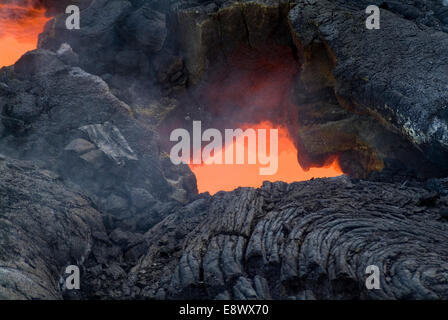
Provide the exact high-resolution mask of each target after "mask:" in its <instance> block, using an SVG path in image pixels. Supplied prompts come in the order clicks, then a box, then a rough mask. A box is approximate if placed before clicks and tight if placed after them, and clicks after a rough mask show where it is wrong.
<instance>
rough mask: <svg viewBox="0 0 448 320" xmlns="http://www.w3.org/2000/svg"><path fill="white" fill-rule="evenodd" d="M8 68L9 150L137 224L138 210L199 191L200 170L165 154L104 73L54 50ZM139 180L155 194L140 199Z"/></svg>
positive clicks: (4, 117)
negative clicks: (167, 159) (65, 58)
mask: <svg viewBox="0 0 448 320" xmlns="http://www.w3.org/2000/svg"><path fill="white" fill-rule="evenodd" d="M0 74H1V76H0V77H1V78H2V84H3V86H4V90H3V91H2V92H0V97H1V100H0V119H1V122H2V125H3V128H4V129H3V132H2V138H1V139H0V146H1V150H2V152H3V153H5V154H7V155H8V156H11V157H14V158H18V159H30V160H31V159H32V160H35V161H36V160H39V161H40V165H41V166H42V167H43V168H46V169H49V170H52V171H57V172H58V173H59V174H60V175H61V177H63V178H64V179H66V180H67V181H68V182H71V183H74V186H77V188H79V190H80V191H81V190H82V192H85V193H86V194H88V195H89V196H90V197H91V198H92V199H93V201H94V202H95V203H96V205H97V206H98V207H99V208H101V209H102V210H103V211H105V212H108V211H109V212H110V213H111V214H113V217H114V219H117V223H123V224H125V225H127V224H128V223H130V222H129V221H133V222H132V223H131V226H128V227H131V228H134V229H135V228H136V226H135V217H136V216H141V217H143V216H146V215H148V214H150V212H151V210H152V206H153V205H155V204H157V201H163V202H169V201H174V202H185V201H188V199H189V197H190V196H191V195H192V194H194V192H195V188H196V187H195V180H194V179H191V178H190V177H191V176H192V173H191V172H189V171H186V168H185V167H174V166H173V165H171V164H170V165H167V164H166V163H165V162H164V160H163V159H164V157H165V156H164V155H163V154H161V152H160V149H159V145H158V135H157V133H156V132H155V131H154V130H153V128H151V126H149V125H148V124H146V123H144V122H140V121H139V120H138V119H136V118H135V115H134V114H133V112H132V110H131V108H130V107H129V106H128V105H127V104H126V103H124V102H123V101H121V100H119V99H118V98H117V97H116V96H115V95H114V94H113V93H112V92H111V91H110V89H109V87H108V85H107V84H106V83H105V82H104V81H103V80H102V79H101V78H100V77H98V76H94V75H92V74H89V73H87V72H85V71H84V70H82V69H81V68H79V67H76V66H71V65H67V64H66V63H65V62H64V61H63V60H61V59H60V56H59V54H58V53H54V52H52V51H47V50H35V51H32V52H29V53H27V54H25V55H24V56H23V57H22V58H21V59H20V60H19V61H18V62H17V63H16V64H15V65H14V66H13V67H10V68H4V69H2V71H1V72H0ZM136 188H137V189H141V190H143V191H142V192H140V194H146V195H147V197H148V201H139V203H138V204H137V205H135V203H134V202H135V201H133V200H132V199H133V198H135V195H134V194H135V191H134V190H135V189H136ZM142 203H144V204H147V206H143V205H142ZM126 221H128V222H126ZM132 225H134V226H132Z"/></svg>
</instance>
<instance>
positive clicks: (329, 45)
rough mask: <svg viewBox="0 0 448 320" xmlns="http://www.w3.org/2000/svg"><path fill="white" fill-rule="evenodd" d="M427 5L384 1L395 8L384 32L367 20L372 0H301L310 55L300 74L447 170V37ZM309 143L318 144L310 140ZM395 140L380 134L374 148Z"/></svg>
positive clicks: (302, 35) (301, 28) (387, 14)
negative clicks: (404, 140) (409, 143)
mask: <svg viewBox="0 0 448 320" xmlns="http://www.w3.org/2000/svg"><path fill="white" fill-rule="evenodd" d="M410 2H412V1H410ZM426 3H427V5H425V6H423V5H421V6H420V10H418V9H417V8H414V7H412V6H410V5H406V4H400V3H399V2H394V1H391V2H389V1H385V2H383V5H382V7H383V8H388V9H382V10H381V15H380V29H379V30H368V29H367V28H366V26H365V21H366V18H367V16H368V15H367V14H366V13H365V9H366V7H367V4H370V3H367V2H366V1H357V2H356V4H355V3H348V2H347V3H346V2H345V1H326V0H325V1H299V2H298V4H297V6H296V7H294V8H293V9H292V10H291V12H290V13H289V19H290V23H291V28H292V31H293V37H294V39H295V43H296V45H297V47H298V48H299V53H300V55H301V58H302V61H303V70H302V75H301V80H302V82H303V84H304V86H305V88H306V90H307V91H306V92H307V94H308V95H309V96H313V95H316V94H319V91H322V90H324V89H326V88H332V89H333V90H334V93H335V95H336V97H337V100H338V102H339V105H340V106H342V107H344V108H346V109H348V110H350V111H351V112H352V113H355V114H361V115H363V114H364V115H369V116H370V117H372V118H373V120H370V122H374V121H376V122H378V123H379V124H381V125H383V126H384V127H385V128H387V130H389V131H391V132H393V133H398V134H399V135H400V136H402V137H404V138H405V139H406V140H408V141H410V142H411V143H412V144H413V146H414V147H415V149H416V150H417V151H419V153H420V156H418V154H417V155H416V157H422V156H423V157H424V158H425V159H426V161H427V162H428V165H429V166H432V165H435V166H436V167H437V168H438V169H437V170H439V172H440V173H441V174H444V173H445V172H446V170H447V162H446V159H447V157H448V140H447V139H448V130H447V123H448V117H447V113H446V105H447V103H448V94H447V90H446V83H447V80H448V74H447V72H446V65H447V59H446V55H444V54H443V52H445V51H446V50H447V46H448V35H447V34H446V33H445V32H442V31H441V27H440V23H435V20H434V19H433V20H434V21H433V23H431V22H430V21H429V20H428V19H426V20H425V19H423V17H424V16H425V15H426V16H427V15H428V14H429V13H427V12H426V13H425V10H426V11H430V10H431V9H432V7H431V5H430V4H431V3H432V2H431V1H426ZM378 4H379V3H378ZM415 6H417V5H416V4H415ZM440 7H441V5H439V8H440ZM391 8H392V9H391ZM389 9H391V11H392V12H391V11H390V10H389ZM412 11H414V12H415V14H414V15H412V14H410V12H412ZM400 15H401V16H400ZM422 19H423V20H422ZM431 21H432V20H431ZM423 23H426V24H427V25H428V26H424V25H422V24H423ZM339 128H340V127H337V126H336V127H335V128H334V129H333V130H332V131H333V132H337V131H338V129H339ZM362 132H364V133H365V134H366V133H367V132H369V130H368V129H367V128H365V129H363V130H361V134H360V135H358V136H359V138H360V140H364V143H365V142H366V139H365V138H364V139H363V138H362ZM374 132H375V131H374ZM302 138H303V137H302ZM375 139H378V138H375ZM375 139H373V140H375ZM299 140H300V139H299ZM367 140H368V139H367ZM381 140H383V141H381ZM307 142H308V143H309V144H310V145H311V144H312V141H306V139H304V143H305V144H306V143H307ZM388 142H389V141H388V140H384V139H381V138H380V139H379V140H378V141H377V142H374V143H373V145H372V143H370V147H373V149H374V150H376V151H377V152H378V153H383V152H384V150H381V146H380V144H381V143H382V144H383V145H384V144H387V143H388ZM391 145H396V144H395V143H392V144H391ZM307 149H308V148H305V149H304V151H305V152H306V150H307ZM408 149H409V148H408ZM310 153H311V154H313V153H314V152H313V150H310ZM389 153H390V154H393V151H389ZM417 153H418V152H417ZM383 158H384V157H383ZM401 158H402V159H408V158H412V157H403V156H401ZM417 167H422V166H421V165H419V166H417ZM433 174H434V173H433Z"/></svg>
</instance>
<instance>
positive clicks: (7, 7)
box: [0, 0, 50, 67]
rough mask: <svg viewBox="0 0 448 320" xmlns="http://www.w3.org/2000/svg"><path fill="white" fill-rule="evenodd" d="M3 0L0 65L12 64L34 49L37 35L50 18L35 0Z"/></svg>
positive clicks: (0, 28)
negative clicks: (15, 0)
mask: <svg viewBox="0 0 448 320" xmlns="http://www.w3.org/2000/svg"><path fill="white" fill-rule="evenodd" d="M4 2H6V1H4V0H2V1H1V2H0V67H3V66H8V65H12V64H14V63H15V62H16V61H17V60H18V59H19V58H20V57H21V56H22V55H23V54H24V53H25V52H27V51H30V50H33V49H35V48H36V47H37V40H38V35H39V33H41V32H42V31H43V28H44V25H45V23H46V22H47V21H48V20H49V19H50V18H48V17H46V16H45V8H43V7H41V6H39V5H38V4H36V3H38V2H36V1H31V0H28V1H20V2H19V1H17V3H15V2H14V1H12V2H10V1H8V3H4ZM19 3H20V4H19Z"/></svg>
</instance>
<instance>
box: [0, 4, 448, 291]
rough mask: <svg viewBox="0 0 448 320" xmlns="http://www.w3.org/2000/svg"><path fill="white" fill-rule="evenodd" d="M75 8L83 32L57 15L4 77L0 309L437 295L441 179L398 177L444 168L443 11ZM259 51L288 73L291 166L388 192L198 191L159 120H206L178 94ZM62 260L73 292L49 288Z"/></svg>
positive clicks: (305, 185) (270, 186) (340, 184)
mask: <svg viewBox="0 0 448 320" xmlns="http://www.w3.org/2000/svg"><path fill="white" fill-rule="evenodd" d="M81 2H82V3H83V9H84V10H83V11H82V22H81V29H80V30H66V28H65V15H64V14H61V9H62V8H63V6H64V5H66V4H67V3H66V1H63V2H58V3H59V4H58V5H57V6H55V7H57V10H56V11H55V12H56V13H57V15H56V17H55V18H54V19H53V20H52V21H50V22H49V23H48V24H47V26H46V29H45V32H44V33H43V34H42V35H41V37H40V40H39V48H40V49H38V50H35V51H32V52H29V53H27V54H25V55H24V56H23V57H22V58H21V59H20V60H19V61H18V62H17V63H16V64H15V66H12V67H7V68H3V69H1V70H0V150H1V152H2V153H4V154H5V155H7V156H8V158H6V157H2V158H1V159H0V231H1V232H0V298H24V299H32V298H37V299H58V298H65V299H79V298H83V299H89V298H95V299H106V298H111V299H133V298H137V299H173V298H185V299H204V298H210V299H232V298H233V299H271V298H272V299H286V298H288V299H326V298H329V299H353V298H355V299H447V298H448V296H447V292H448V281H447V279H448V265H447V257H448V232H447V231H448V223H447V217H448V198H447V196H448V183H447V180H446V179H440V180H437V179H436V180H430V181H428V182H426V183H425V182H421V181H420V182H418V181H415V180H413V179H410V181H407V179H408V178H409V177H411V178H414V177H415V176H418V177H419V178H426V177H430V176H446V175H447V173H448V167H447V161H446V159H447V158H448V152H447V145H448V141H447V139H448V138H447V137H448V129H447V124H448V118H447V117H448V113H447V112H446V106H447V105H448V96H447V93H446V92H447V91H446V83H447V80H448V79H447V77H448V75H447V72H446V71H447V65H448V63H447V58H446V54H445V53H446V50H447V49H448V36H447V34H446V32H447V31H448V28H447V27H448V10H447V8H446V7H444V6H443V5H442V3H441V1H436V0H425V1H413V0H403V1H377V0H372V1H367V0H366V1H365V0H361V1H356V2H355V1H347V0H331V1H330V0H319V1H316V0H300V1H295V2H292V1H289V0H243V1H221V0H217V1H202V0H185V1H184V0H176V1H165V0H158V1H143V0H141V1H139V0H136V1H126V0H95V1H93V2H92V3H91V4H90V5H87V3H88V1H78V2H74V4H76V3H81ZM45 3H46V4H47V5H48V6H50V7H52V8H53V3H54V2H53V1H46V2H45ZM368 4H377V5H379V6H381V8H382V9H381V29H380V30H367V29H366V28H365V18H366V16H367V15H366V13H365V8H366V6H367V5H368ZM146 27H148V29H146ZM270 48H276V50H277V48H286V49H287V50H286V51H285V52H289V53H288V54H290V55H291V59H292V60H293V61H294V67H296V62H297V61H299V62H300V68H301V70H300V73H299V77H298V78H297V79H295V80H296V81H294V83H293V86H292V88H291V100H292V102H293V103H292V104H291V105H290V106H289V107H288V109H287V110H282V111H285V112H287V113H286V115H287V118H288V123H287V124H288V127H289V128H290V132H291V133H292V134H294V137H296V138H297V140H296V144H297V145H298V146H299V150H300V152H301V154H300V155H299V161H300V162H301V163H302V164H303V165H304V166H305V167H308V166H311V165H312V164H323V163H325V162H326V161H327V160H328V158H329V157H333V156H338V157H339V161H340V164H341V166H342V167H343V168H344V171H345V172H346V173H348V174H350V175H352V176H353V177H357V176H364V177H368V178H374V177H372V175H370V173H371V171H375V170H381V169H382V170H383V173H384V178H385V179H377V180H383V182H373V181H363V180H355V179H352V178H348V177H345V176H344V177H339V178H335V179H319V180H312V181H308V182H301V183H293V184H290V185H287V184H285V183H280V182H279V183H265V184H264V185H263V187H262V188H261V189H257V190H255V189H250V188H245V189H238V190H235V191H233V192H227V193H224V192H221V193H218V194H216V195H215V196H213V197H211V196H209V195H208V194H201V195H197V194H196V193H197V192H196V182H195V178H194V176H193V174H192V173H191V171H190V170H189V169H188V168H187V167H186V166H178V167H174V166H173V165H172V163H171V162H170V160H169V157H168V156H167V155H166V154H165V153H164V152H163V151H161V146H160V145H159V137H158V135H159V133H164V132H163V129H164V128H163V127H162V126H161V124H164V123H165V122H164V120H166V119H167V118H170V117H173V115H175V117H174V118H171V119H170V120H172V121H173V123H176V124H178V123H179V122H180V121H182V120H185V121H188V122H191V120H192V118H191V117H190V115H193V114H194V115H198V117H199V119H202V118H200V117H204V118H206V117H208V116H210V114H207V111H209V110H206V108H203V106H202V105H201V101H198V100H197V99H196V98H197V97H196V96H195V95H194V94H191V93H192V91H190V90H189V91H187V92H186V90H187V89H191V88H193V87H194V86H196V85H197V86H198V87H199V88H200V86H201V85H203V84H204V82H205V83H206V82H207V81H208V80H209V76H210V75H211V73H212V72H213V70H214V69H213V68H214V67H215V66H216V65H221V67H222V66H224V67H229V66H232V67H234V65H233V64H229V61H237V62H240V63H241V62H245V61H247V60H245V59H249V60H250V59H251V58H252V57H254V56H257V57H259V56H260V55H261V56H263V55H264V54H265V53H266V52H268V51H269V50H270ZM272 51H274V50H272ZM279 52H280V51H274V52H271V54H274V55H276V54H277V55H279ZM282 52H283V51H282ZM241 56H244V59H242V58H241V59H240V57H241ZM267 57H271V56H269V55H268V56H267ZM232 59H235V60H232ZM268 60H269V59H268ZM268 62H269V61H268ZM271 62H272V61H271ZM236 65H238V64H236ZM297 68H298V67H297ZM224 70H226V69H225V68H224ZM243 90H244V88H243ZM162 96H163V98H162ZM192 110H195V113H189V112H190V111H192ZM229 114H231V112H230V113H229ZM269 114H271V113H269ZM244 115H246V114H244ZM249 116H250V115H249ZM199 119H196V118H195V119H193V120H199ZM223 120H225V119H223ZM257 120H258V118H257ZM260 120H269V119H260ZM296 120H297V121H296ZM293 121H296V123H292V122H293ZM223 125H225V124H223ZM12 158H15V159H20V160H13V159H12ZM25 160H26V161H25ZM408 170H410V171H414V172H412V173H408ZM384 180H386V181H387V182H384ZM68 264H78V265H79V266H80V267H81V268H82V271H83V272H82V284H81V288H82V289H81V291H80V292H75V291H72V292H71V291H64V290H61V288H60V287H59V284H58V282H59V280H60V278H61V275H62V272H63V268H64V267H65V266H66V265H68ZM369 265H376V266H378V267H379V270H380V281H381V288H380V289H379V290H367V288H366V286H365V280H366V277H367V275H366V273H365V270H366V267H367V266H369Z"/></svg>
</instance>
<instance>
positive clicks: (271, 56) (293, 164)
mask: <svg viewBox="0 0 448 320" xmlns="http://www.w3.org/2000/svg"><path fill="white" fill-rule="evenodd" d="M299 70H300V65H298V63H297V61H296V60H295V59H293V53H292V52H291V49H289V48H282V47H273V48H270V49H269V50H268V51H265V52H263V54H261V55H257V54H255V55H254V54H252V53H251V52H246V53H243V54H240V53H236V54H235V57H231V58H229V59H228V61H227V63H226V64H225V65H224V66H223V67H222V68H221V69H220V68H217V69H214V70H213V73H212V75H211V78H210V79H209V80H208V83H207V84H206V85H205V86H204V87H203V89H202V90H203V91H202V93H201V95H199V97H200V99H201V101H202V102H203V104H204V105H207V107H208V110H209V112H210V113H211V114H212V116H213V119H216V122H215V123H216V126H219V125H220V123H224V122H225V128H229V129H236V128H241V129H245V128H253V129H278V139H279V141H278V171H277V173H276V174H274V175H271V176H268V175H260V174H259V168H260V167H266V166H261V165H260V164H211V165H208V164H202V165H190V168H191V170H192V171H193V173H194V174H195V176H196V180H197V185H198V191H199V192H206V191H208V192H209V193H210V194H215V193H216V192H218V191H231V190H234V189H236V188H238V187H256V188H258V187H260V186H261V185H262V183H263V181H271V182H274V181H284V182H288V183H291V182H294V181H304V180H309V179H312V178H323V177H335V176H339V175H341V174H342V170H341V169H340V167H339V164H338V161H337V158H336V156H335V157H333V158H331V159H329V160H328V166H326V167H321V168H311V169H310V170H308V171H305V170H304V169H302V167H301V166H300V165H299V163H298V160H297V154H298V153H297V152H298V151H297V148H296V146H295V144H294V142H293V139H291V137H290V136H289V132H290V131H289V130H288V127H287V124H289V125H293V124H297V116H300V115H297V111H296V110H297V107H296V106H295V105H294V104H293V103H292V102H291V89H292V88H293V86H294V83H295V79H297V76H298V74H299ZM267 120H269V121H267ZM289 129H290V128H289ZM267 140H268V141H267V142H268V143H269V139H267ZM239 143H245V142H244V140H236V141H235V142H234V143H233V144H232V145H227V146H225V147H224V153H225V150H226V149H227V148H233V147H235V144H239ZM246 144H247V143H246ZM245 150H246V152H247V148H245ZM267 150H268V151H269V150H270V149H269V145H268V146H267ZM299 151H300V150H299ZM203 160H204V159H203ZM234 163H235V162H234ZM245 163H247V161H245Z"/></svg>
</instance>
